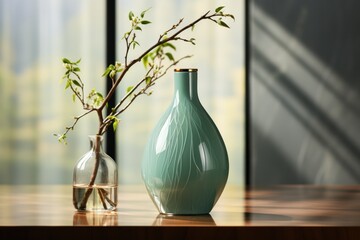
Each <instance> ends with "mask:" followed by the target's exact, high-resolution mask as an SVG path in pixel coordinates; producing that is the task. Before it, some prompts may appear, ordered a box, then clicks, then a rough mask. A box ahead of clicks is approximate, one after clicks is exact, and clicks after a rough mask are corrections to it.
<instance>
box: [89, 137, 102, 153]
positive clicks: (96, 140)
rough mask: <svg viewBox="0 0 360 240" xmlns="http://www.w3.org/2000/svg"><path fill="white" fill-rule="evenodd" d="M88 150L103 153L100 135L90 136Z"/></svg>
mask: <svg viewBox="0 0 360 240" xmlns="http://www.w3.org/2000/svg"><path fill="white" fill-rule="evenodd" d="M89 140H90V149H91V150H92V151H94V152H103V148H102V143H103V136H101V135H90V136H89Z"/></svg>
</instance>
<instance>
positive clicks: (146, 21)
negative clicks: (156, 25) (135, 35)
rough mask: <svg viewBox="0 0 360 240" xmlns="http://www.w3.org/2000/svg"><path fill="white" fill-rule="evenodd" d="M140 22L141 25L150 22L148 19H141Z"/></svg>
mask: <svg viewBox="0 0 360 240" xmlns="http://www.w3.org/2000/svg"><path fill="white" fill-rule="evenodd" d="M140 23H141V24H143V25H146V24H150V23H151V22H150V21H148V20H143V21H141V22H140Z"/></svg>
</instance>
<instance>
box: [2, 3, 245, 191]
mask: <svg viewBox="0 0 360 240" xmlns="http://www.w3.org/2000/svg"><path fill="white" fill-rule="evenodd" d="M116 4H117V7H116V14H117V20H116V28H117V29H116V30H117V36H118V39H117V59H118V61H123V57H122V56H123V52H124V43H123V42H122V41H121V37H122V36H123V33H124V32H126V31H127V30H128V26H129V22H128V12H129V11H130V10H131V11H134V13H135V14H140V12H141V11H143V10H145V9H148V8H151V10H150V11H149V12H148V13H147V15H146V16H147V19H148V20H150V21H152V24H150V25H147V26H146V27H145V28H144V30H143V31H142V32H141V34H138V37H139V38H138V40H139V43H140V45H141V48H140V49H145V48H146V47H149V46H150V45H151V44H152V43H153V42H155V41H156V40H157V38H158V36H159V34H161V33H162V32H163V31H165V30H166V29H168V28H169V27H171V26H172V25H173V24H174V23H176V22H177V21H178V20H179V19H180V18H182V17H184V18H185V19H184V22H185V23H184V24H186V23H187V22H190V21H192V20H193V19H196V18H198V17H199V16H200V15H202V14H203V13H205V12H206V11H208V10H214V9H215V8H216V7H218V6H221V5H224V6H226V8H225V10H226V11H227V12H229V13H232V14H233V15H234V16H235V18H236V22H232V21H228V24H229V25H230V27H231V29H230V30H229V29H225V28H221V27H218V26H217V25H215V24H211V23H210V22H202V23H200V25H198V26H197V27H196V28H195V30H194V31H193V32H189V33H188V35H186V36H190V37H194V38H195V39H196V43H197V44H196V46H192V45H191V46H190V45H186V44H182V43H179V44H178V50H177V51H176V54H175V57H177V58H180V57H182V56H184V55H188V54H193V55H194V57H192V58H191V59H188V60H185V61H184V62H182V63H181V64H180V65H179V67H192V68H198V69H199V86H198V90H199V97H200V100H201V102H202V103H203V105H204V107H205V109H206V110H207V111H208V112H209V114H210V115H211V116H212V118H213V120H214V122H215V123H216V124H217V126H218V128H219V130H220V132H221V133H222V136H223V138H224V141H225V144H226V146H227V149H228V153H229V160H230V175H229V183H231V184H236V185H242V184H244V176H245V174H244V126H245V125H244V93H245V91H244V88H245V80H244V4H245V3H244V1H242V0H240V1H231V0H223V1H213V0H181V1H180V0H169V1H160V0H151V1H144V0H142V1H141V0H135V1H129V0H127V1H125V0H118V1H117V2H116ZM105 19H106V13H105V1H95V0H77V1H70V0H27V1H21V0H0V184H25V183H28V184H69V183H71V182H72V169H73V166H74V165H75V163H76V161H77V160H78V159H79V158H80V157H81V156H82V155H83V154H84V153H85V152H87V151H88V149H89V142H88V138H87V136H88V135H89V134H94V133H95V132H96V126H97V124H96V118H95V117H96V116H93V117H90V118H84V119H82V120H81V122H80V123H79V124H78V125H77V126H76V130H75V131H74V132H71V133H70V134H69V136H68V137H69V138H68V145H66V146H64V145H62V144H59V143H58V142H57V139H56V137H54V136H53V134H54V133H61V132H63V130H64V128H65V127H66V126H69V125H71V124H72V121H73V117H74V116H76V115H79V114H81V113H82V109H81V107H80V105H79V104H76V103H75V104H74V103H73V102H72V100H71V94H70V93H67V92H66V91H65V90H64V83H63V82H61V78H62V75H63V73H64V69H63V66H62V63H61V58H62V57H67V58H69V59H71V60H74V61H75V60H77V59H80V58H81V59H82V60H81V65H80V67H81V70H82V72H81V76H82V78H83V80H84V81H85V82H86V87H87V90H88V91H90V90H91V89H93V88H96V89H97V90H98V91H100V92H104V91H105V79H104V78H102V77H101V75H102V73H103V72H104V69H105V68H106V64H105V54H106V53H105V29H106V26H105V22H106V21H105ZM138 50H139V49H138ZM137 53H139V52H138V51H134V52H133V53H131V54H130V57H136V56H137ZM142 71H143V69H142V66H139V68H135V69H134V70H133V71H132V72H130V73H129V76H128V78H127V79H126V81H128V82H127V84H126V85H124V86H123V87H122V88H120V89H119V92H118V96H119V97H121V96H122V94H123V93H124V91H125V90H124V88H126V87H127V86H129V85H131V82H132V81H136V80H137V79H138V78H139V76H141V74H142ZM172 75H173V74H172V71H170V72H169V73H168V74H167V75H166V76H165V77H164V78H162V79H161V80H160V81H159V82H158V84H157V85H156V86H155V88H154V93H153V95H152V96H151V97H142V98H140V99H139V100H138V101H137V102H136V103H135V104H133V105H132V106H131V107H130V108H129V109H128V110H127V112H125V114H124V115H123V116H121V117H120V118H121V123H120V124H119V127H118V129H117V132H116V138H117V146H116V148H117V158H116V161H117V162H118V164H119V182H120V183H121V184H140V183H141V181H142V180H141V175H140V163H141V158H142V154H143V148H144V146H145V144H146V141H147V138H148V136H149V134H150V132H151V130H152V128H153V127H154V126H155V124H156V123H157V121H158V120H159V118H160V116H161V115H162V113H163V112H164V111H165V109H166V108H167V106H168V105H169V104H170V102H171V99H172V93H173V82H172V79H173V76H172Z"/></svg>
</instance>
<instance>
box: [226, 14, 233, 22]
mask: <svg viewBox="0 0 360 240" xmlns="http://www.w3.org/2000/svg"><path fill="white" fill-rule="evenodd" d="M227 16H229V17H231V18H232V20H234V21H235V17H234V15H231V14H228V15H227Z"/></svg>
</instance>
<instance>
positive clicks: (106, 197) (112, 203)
mask: <svg viewBox="0 0 360 240" xmlns="http://www.w3.org/2000/svg"><path fill="white" fill-rule="evenodd" d="M73 204H74V207H75V208H76V209H77V210H80V211H113V210H115V209H116V205H117V185H110V186H109V185H106V186H104V185H93V186H92V187H88V185H85V184H76V185H73Z"/></svg>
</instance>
